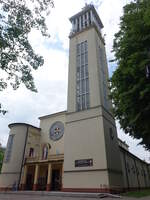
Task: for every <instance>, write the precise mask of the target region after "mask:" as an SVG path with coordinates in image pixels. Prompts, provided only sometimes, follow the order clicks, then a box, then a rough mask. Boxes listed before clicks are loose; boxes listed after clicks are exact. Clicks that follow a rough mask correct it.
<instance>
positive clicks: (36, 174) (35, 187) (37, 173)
mask: <svg viewBox="0 0 150 200" xmlns="http://www.w3.org/2000/svg"><path fill="white" fill-rule="evenodd" d="M38 175H39V165H38V164H36V166H35V173H34V184H33V190H34V191H36V190H37V186H38Z"/></svg>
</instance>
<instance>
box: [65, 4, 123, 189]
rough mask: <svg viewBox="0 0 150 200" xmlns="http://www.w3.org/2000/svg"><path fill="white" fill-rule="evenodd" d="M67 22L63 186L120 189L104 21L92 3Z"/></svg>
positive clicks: (120, 182) (119, 168)
mask: <svg viewBox="0 0 150 200" xmlns="http://www.w3.org/2000/svg"><path fill="white" fill-rule="evenodd" d="M70 22H71V23H72V30H71V32H70V35H69V38H70V48H69V76H68V108H67V113H66V129H65V145H64V156H65V158H64V181H63V190H64V191H95V192H96V191H105V190H106V189H107V190H113V189H114V188H115V189H116V188H117V189H119V188H121V185H122V171H121V161H120V155H119V147H118V139H117V132H116V125H115V121H114V118H113V116H112V113H111V107H112V104H111V101H110V100H109V98H108V95H109V89H108V67H107V61H106V54H105V42H104V39H103V37H102V33H101V30H102V28H103V24H102V22H101V20H100V18H99V16H98V14H97V12H96V10H95V8H94V6H93V5H86V6H85V7H84V8H83V9H82V11H81V12H79V13H77V14H75V15H74V16H72V17H71V18H70Z"/></svg>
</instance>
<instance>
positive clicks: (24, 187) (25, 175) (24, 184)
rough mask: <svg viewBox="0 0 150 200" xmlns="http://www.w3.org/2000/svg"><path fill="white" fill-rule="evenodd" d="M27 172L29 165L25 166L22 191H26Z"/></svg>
mask: <svg viewBox="0 0 150 200" xmlns="http://www.w3.org/2000/svg"><path fill="white" fill-rule="evenodd" d="M27 170H28V168H27V165H25V166H24V170H23V176H22V180H21V190H25V189H26V178H27Z"/></svg>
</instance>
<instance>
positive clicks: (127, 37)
mask: <svg viewBox="0 0 150 200" xmlns="http://www.w3.org/2000/svg"><path fill="white" fill-rule="evenodd" d="M113 51H114V54H115V61H116V62H117V65H118V66H117V69H116V71H115V72H114V74H113V76H112V78H111V80H110V83H111V98H112V101H113V104H114V108H113V110H114V115H115V117H116V119H118V120H119V122H120V125H121V128H123V130H124V131H125V133H129V135H130V136H132V137H134V138H137V139H142V141H141V142H140V144H142V145H144V147H145V148H146V149H147V150H150V1H149V0H141V1H132V2H131V3H130V4H127V5H126V6H125V7H124V14H123V16H122V17H121V19H120V30H119V32H118V33H116V34H115V39H114V44H113Z"/></svg>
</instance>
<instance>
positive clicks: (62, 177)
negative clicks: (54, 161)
mask: <svg viewBox="0 0 150 200" xmlns="http://www.w3.org/2000/svg"><path fill="white" fill-rule="evenodd" d="M63 182H64V162H63V163H62V171H61V191H63Z"/></svg>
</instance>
